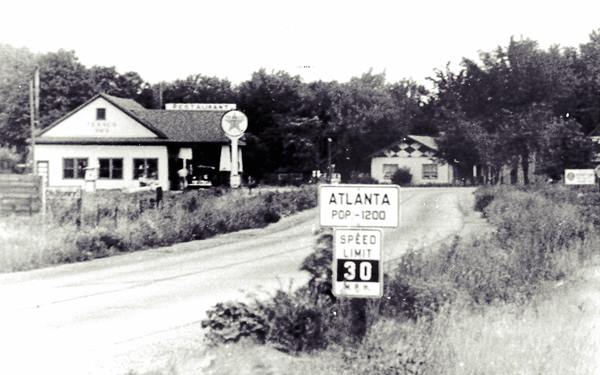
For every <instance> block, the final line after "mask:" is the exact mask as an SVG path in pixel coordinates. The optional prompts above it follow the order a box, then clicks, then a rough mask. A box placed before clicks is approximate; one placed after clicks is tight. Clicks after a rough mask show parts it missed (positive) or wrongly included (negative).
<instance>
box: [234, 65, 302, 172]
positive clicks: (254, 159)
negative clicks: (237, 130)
mask: <svg viewBox="0 0 600 375" xmlns="http://www.w3.org/2000/svg"><path fill="white" fill-rule="evenodd" d="M303 86H304V84H303V83H302V81H301V80H300V77H298V76H291V75H289V74H288V73H285V72H282V71H279V72H276V73H267V72H266V71H265V70H264V69H261V70H259V71H258V72H255V73H253V74H252V78H251V79H250V80H248V81H245V82H243V83H242V84H241V85H240V87H239V93H238V95H239V96H238V98H239V99H238V103H239V107H240V109H241V110H242V111H244V113H246V115H247V116H248V119H249V120H250V121H249V124H248V134H249V136H248V139H249V140H250V141H249V143H248V147H247V149H248V151H247V152H246V153H245V155H246V158H247V160H248V163H247V168H246V169H247V171H248V172H249V173H251V174H253V175H255V176H262V175H263V174H264V173H266V172H268V171H276V170H282V171H283V170H285V171H289V170H290V168H289V167H290V166H289V165H288V160H289V155H287V154H285V151H284V136H285V135H286V134H285V132H284V130H283V129H285V128H286V127H288V126H289V122H290V121H296V120H298V119H299V118H301V117H302V116H300V115H299V113H298V111H299V110H300V109H301V108H302V99H301V93H302V91H303ZM250 146H252V147H250ZM289 146H290V145H289V143H288V149H289Z"/></svg>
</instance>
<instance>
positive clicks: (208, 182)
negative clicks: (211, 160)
mask: <svg viewBox="0 0 600 375" xmlns="http://www.w3.org/2000/svg"><path fill="white" fill-rule="evenodd" d="M214 174H215V167H211V166H208V165H196V166H194V170H193V174H192V175H191V178H190V179H189V182H188V186H187V188H188V189H205V188H210V187H212V186H213V179H214Z"/></svg>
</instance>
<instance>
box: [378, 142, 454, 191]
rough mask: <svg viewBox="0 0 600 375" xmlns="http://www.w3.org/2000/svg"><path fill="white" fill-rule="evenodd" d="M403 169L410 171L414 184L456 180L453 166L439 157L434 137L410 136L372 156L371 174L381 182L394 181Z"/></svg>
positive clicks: (452, 181)
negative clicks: (393, 178) (397, 173)
mask: <svg viewBox="0 0 600 375" xmlns="http://www.w3.org/2000/svg"><path fill="white" fill-rule="evenodd" d="M400 168H407V169H408V170H409V171H410V173H411V174H412V183H413V184H415V185H425V184H452V183H454V182H455V181H454V179H455V172H454V166H453V165H452V163H451V162H448V161H446V160H444V159H442V158H440V156H439V151H438V146H437V143H436V142H435V138H433V137H429V136H421V135H407V136H405V137H403V138H402V139H401V140H400V141H398V142H395V143H393V144H391V145H389V146H387V147H385V148H383V149H381V150H379V151H377V152H375V153H373V154H372V155H371V177H372V178H374V179H375V180H377V181H378V182H380V183H389V182H391V179H392V176H393V175H394V173H395V172H396V171H397V170H398V169H400Z"/></svg>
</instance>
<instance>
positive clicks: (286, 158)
mask: <svg viewBox="0 0 600 375" xmlns="http://www.w3.org/2000/svg"><path fill="white" fill-rule="evenodd" d="M35 66H38V67H39V69H40V82H41V85H40V99H41V101H40V128H42V129H43V128H44V127H46V126H48V125H49V124H51V123H52V122H53V121H55V120H56V119H58V118H60V117H61V116H63V115H64V114H66V113H68V112H69V111H71V110H72V109H74V108H76V107H77V106H79V105H81V104H82V103H83V102H85V101H86V100H87V99H89V98H90V97H92V96H93V95H94V94H96V93H98V92H104V93H107V94H111V95H116V96H121V97H128V98H132V99H134V100H136V101H138V102H139V103H140V104H142V105H143V106H144V107H146V108H149V109H157V108H160V105H161V100H162V103H169V102H170V103H185V102H188V103H198V102H202V103H211V102H213V103H236V104H237V105H238V108H239V109H241V110H242V111H244V112H245V113H246V114H247V115H248V118H249V119H250V124H249V128H248V134H247V137H246V143H247V145H248V147H247V148H246V154H245V158H246V163H245V167H246V170H247V172H248V173H251V174H253V175H255V176H259V177H260V176H262V175H264V174H265V173H268V172H306V171H310V170H313V169H320V170H325V168H326V165H327V154H328V149H327V148H328V145H329V144H330V145H331V153H332V160H333V163H334V164H335V169H336V171H338V172H341V173H342V174H343V176H344V177H345V178H346V179H348V178H350V177H351V176H352V175H353V174H356V173H359V172H368V170H369V165H370V158H369V156H370V155H371V154H372V153H373V152H375V151H377V150H379V149H381V148H383V147H385V146H387V145H389V144H391V143H393V142H394V141H396V140H399V139H400V138H401V136H402V135H406V134H420V135H432V136H438V137H439V138H438V141H439V146H440V151H441V153H442V156H443V157H444V159H445V160H449V161H452V162H454V163H455V165H456V166H457V168H458V170H459V173H461V174H462V175H464V176H468V175H469V174H470V173H471V171H472V168H473V166H474V165H476V166H477V167H478V168H479V170H481V171H484V172H485V176H486V179H487V180H488V181H489V182H494V181H498V179H499V174H500V171H501V168H502V167H503V166H509V167H510V169H511V171H512V173H511V177H512V178H511V179H512V180H513V182H514V181H516V171H517V169H518V168H519V167H520V168H521V169H522V170H523V171H525V173H524V175H525V176H528V173H527V171H528V170H529V168H530V166H531V165H532V163H531V162H532V161H533V160H535V161H536V163H535V172H536V173H540V174H544V175H548V176H550V177H553V178H560V175H561V174H562V170H563V169H564V168H565V167H572V168H578V167H588V166H589V163H590V160H591V158H592V155H593V152H594V150H593V144H592V142H591V140H590V139H589V137H587V135H588V134H589V133H590V132H591V131H592V130H593V129H595V128H596V127H597V126H598V125H599V124H600V30H599V31H593V32H592V33H591V34H590V39H589V41H588V42H586V43H584V44H581V45H580V46H579V47H578V48H574V47H564V48H561V47H559V46H552V47H549V48H547V49H543V48H541V47H540V46H539V45H538V43H537V42H535V41H533V40H531V39H523V38H521V39H518V40H517V39H514V38H511V39H510V41H509V43H508V45H507V46H500V47H498V48H496V49H495V50H493V51H489V52H481V53H480V55H479V58H478V60H471V59H466V58H465V59H463V61H462V63H461V65H460V68H459V69H458V71H452V70H451V69H449V68H446V69H445V70H434V71H433V72H432V77H430V78H429V80H430V86H431V88H429V89H426V88H425V86H424V85H422V84H419V83H417V82H415V81H412V80H400V81H398V82H392V83H391V82H388V81H387V80H386V77H385V74H384V73H374V72H372V71H368V72H366V73H363V74H361V75H360V76H356V77H353V78H351V79H350V80H349V81H347V82H337V81H331V82H325V81H314V82H304V81H303V80H302V79H301V78H300V77H299V76H293V75H290V74H289V73H287V72H284V71H271V72H268V71H266V70H264V69H261V70H259V71H257V72H254V73H253V74H252V76H251V78H250V79H248V80H247V81H244V82H241V83H239V84H237V85H234V84H232V83H231V82H230V81H228V80H226V79H221V78H218V77H209V76H205V75H202V74H195V75H191V76H189V77H187V78H185V79H178V80H175V81H171V82H161V83H156V84H151V83H149V82H146V81H144V80H143V79H142V78H141V77H140V75H139V74H138V73H136V72H126V73H119V72H117V71H116V69H115V68H114V67H104V66H92V67H89V68H88V67H86V66H84V65H83V64H82V63H81V62H79V60H78V58H77V56H76V54H75V52H74V51H65V50H59V51H56V52H49V53H45V54H35V53H32V52H31V51H29V50H27V49H25V48H15V47H12V46H9V45H4V44H0V144H1V145H2V146H5V147H7V146H8V147H12V148H14V149H16V150H17V152H18V153H20V154H21V155H23V157H24V155H25V153H26V146H27V139H28V137H29V126H30V125H29V107H28V100H29V99H28V95H29V93H28V84H29V83H28V82H29V79H30V78H31V73H32V71H33V69H34V67H35ZM328 139H330V140H331V142H329V141H328ZM525 178H526V179H527V177H525ZM525 182H527V181H525Z"/></svg>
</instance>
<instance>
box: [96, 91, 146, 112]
mask: <svg viewBox="0 0 600 375" xmlns="http://www.w3.org/2000/svg"><path fill="white" fill-rule="evenodd" d="M100 96H102V97H104V98H105V99H107V100H108V101H110V102H112V103H113V104H116V105H117V106H118V107H121V108H124V109H126V110H128V111H145V110H146V108H144V106H143V105H141V104H140V103H138V102H136V101H135V100H133V99H128V98H121V97H118V96H114V95H108V94H104V93H102V94H100Z"/></svg>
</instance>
